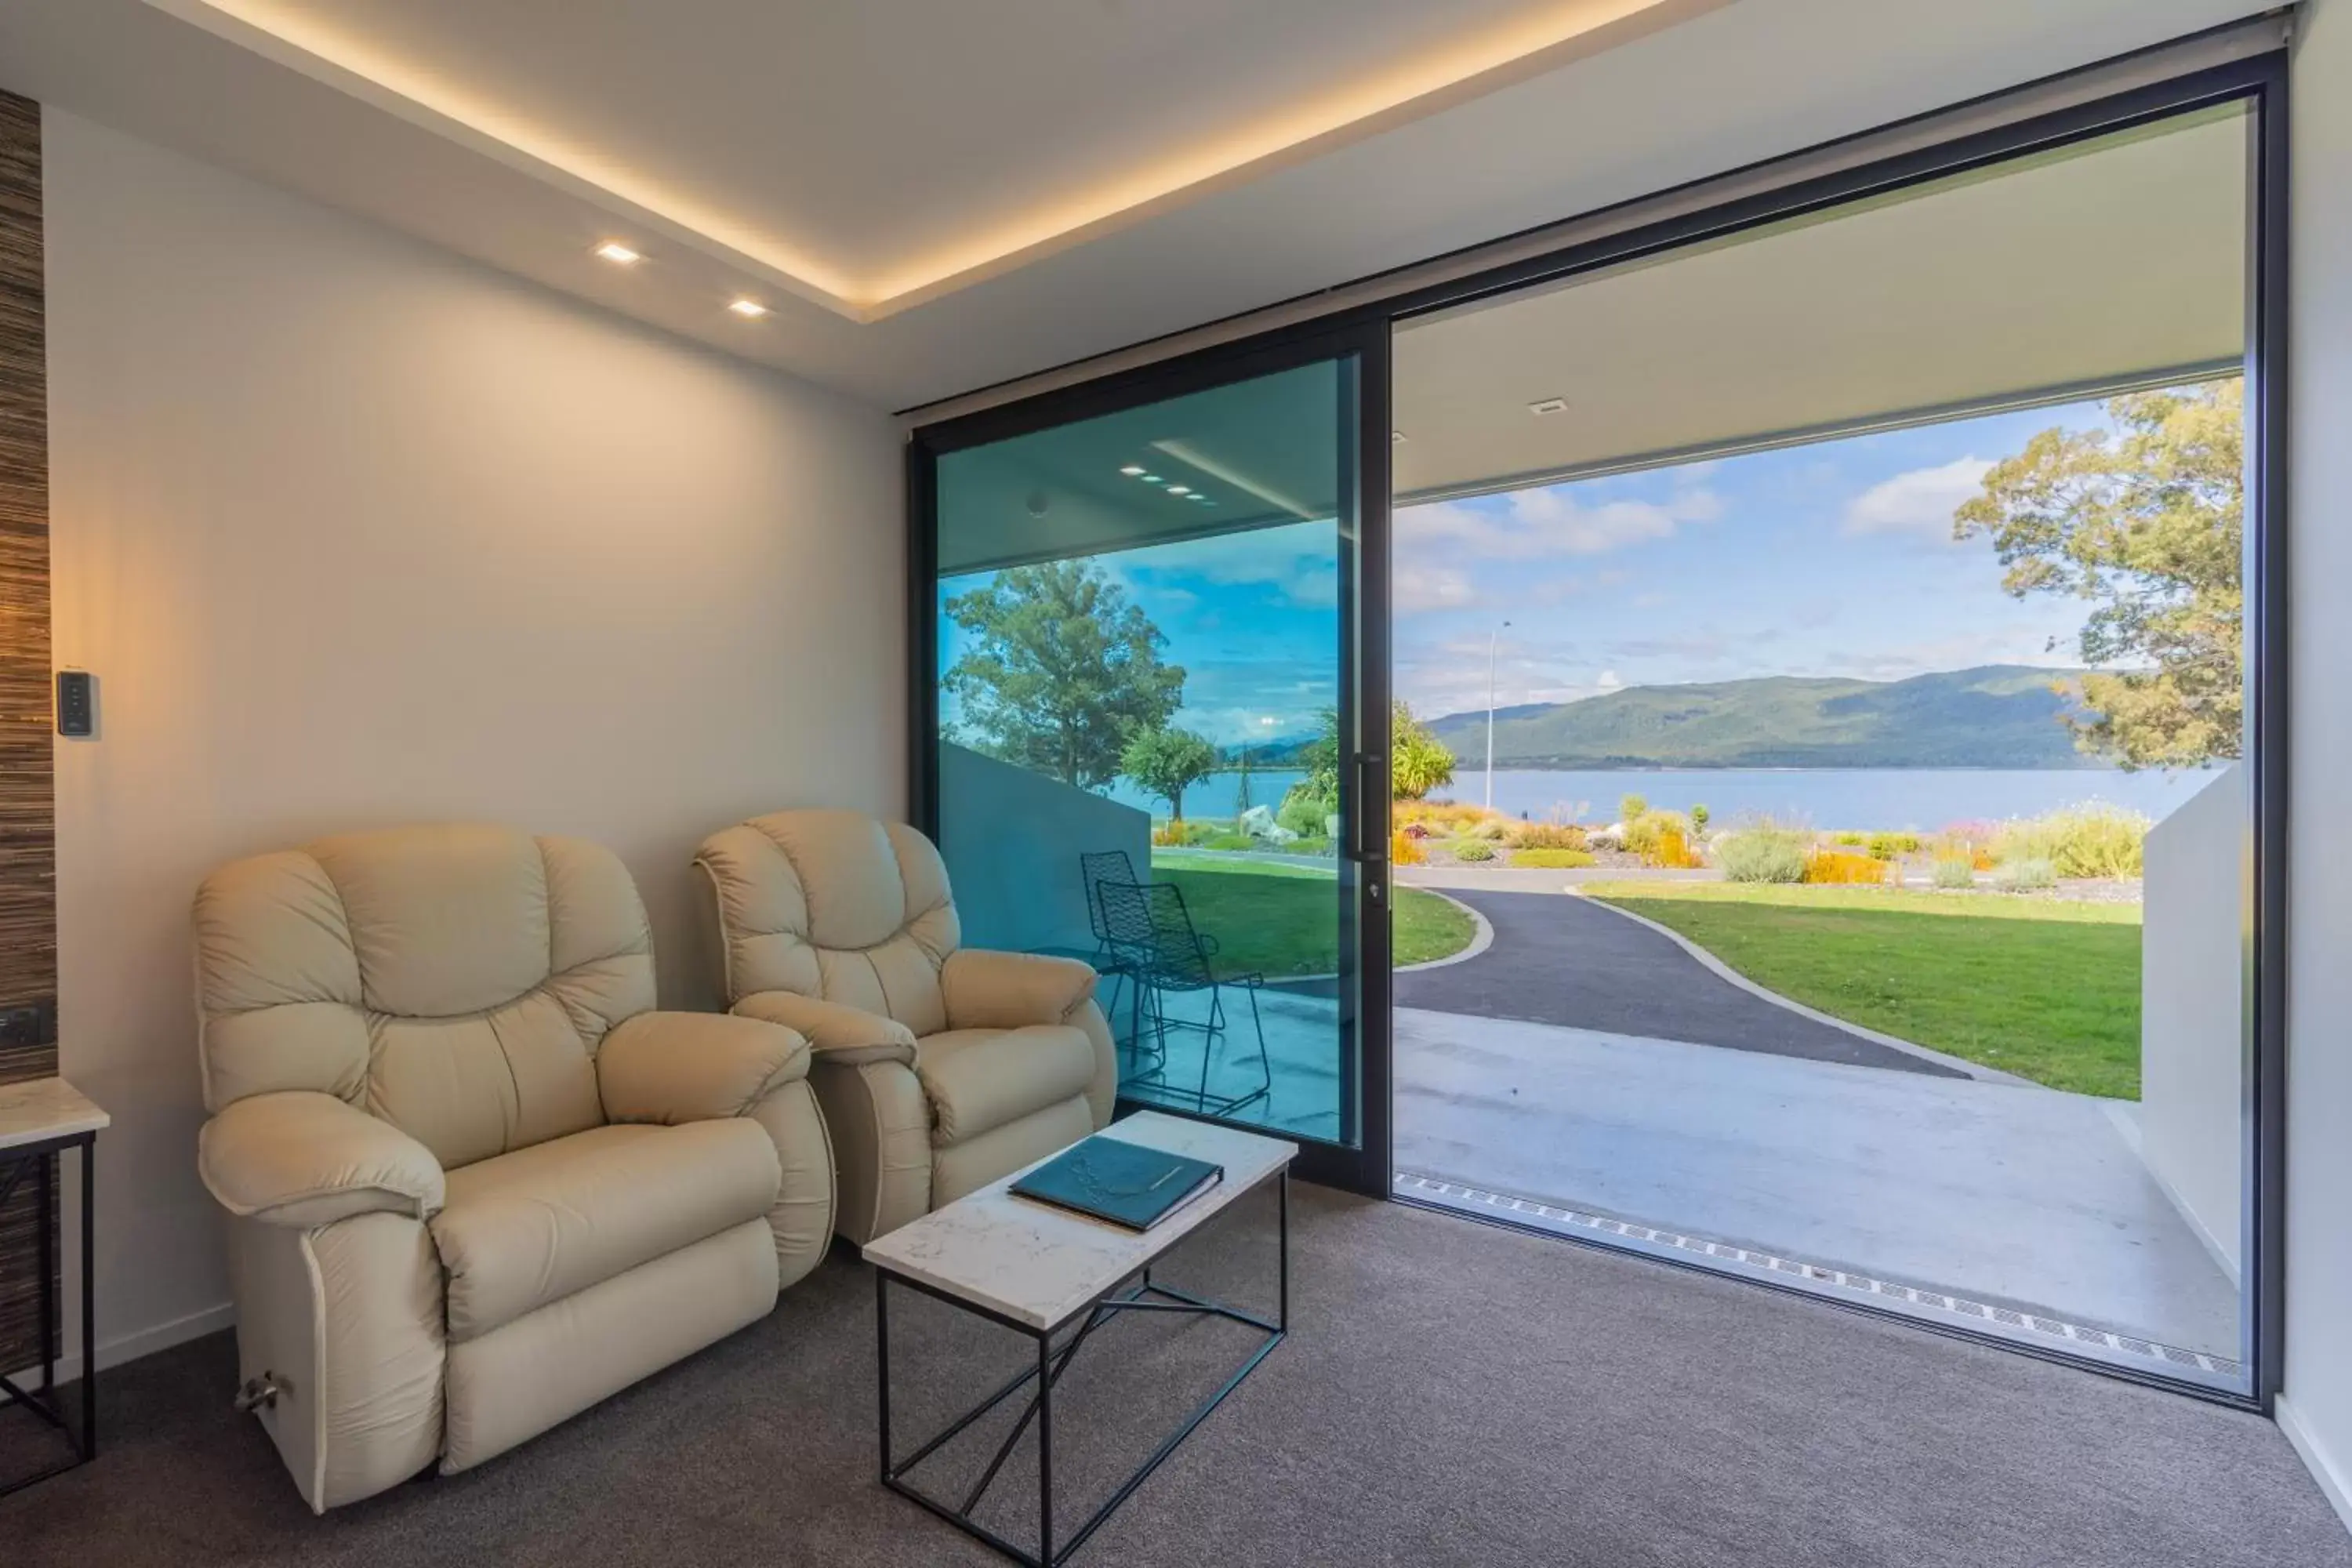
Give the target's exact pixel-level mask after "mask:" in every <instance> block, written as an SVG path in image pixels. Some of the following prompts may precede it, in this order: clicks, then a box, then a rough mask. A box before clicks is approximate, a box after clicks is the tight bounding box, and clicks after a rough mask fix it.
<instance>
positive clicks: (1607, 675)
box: [1593, 669, 1625, 691]
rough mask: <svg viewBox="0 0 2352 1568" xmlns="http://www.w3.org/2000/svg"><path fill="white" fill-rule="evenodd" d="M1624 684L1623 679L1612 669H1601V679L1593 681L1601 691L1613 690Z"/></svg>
mask: <svg viewBox="0 0 2352 1568" xmlns="http://www.w3.org/2000/svg"><path fill="white" fill-rule="evenodd" d="M1624 684H1625V682H1624V679H1622V677H1620V676H1619V675H1618V673H1617V672H1616V671H1615V670H1613V669H1604V670H1602V671H1601V679H1598V680H1596V681H1594V682H1593V685H1595V686H1597V687H1599V688H1600V689H1601V690H1603V691H1615V690H1617V689H1620V688H1622V686H1623V685H1624Z"/></svg>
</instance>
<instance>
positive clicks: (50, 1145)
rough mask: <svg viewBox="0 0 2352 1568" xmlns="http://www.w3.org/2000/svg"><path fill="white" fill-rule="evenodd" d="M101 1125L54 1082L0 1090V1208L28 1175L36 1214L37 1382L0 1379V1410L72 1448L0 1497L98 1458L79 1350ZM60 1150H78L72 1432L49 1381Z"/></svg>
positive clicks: (87, 1333)
mask: <svg viewBox="0 0 2352 1568" xmlns="http://www.w3.org/2000/svg"><path fill="white" fill-rule="evenodd" d="M108 1124H109V1119H108V1117H107V1114H106V1112H105V1111H104V1110H100V1108H99V1107H98V1106H96V1105H94V1104H92V1103H91V1102H90V1101H89V1099H88V1098H86V1097H85V1096H84V1095H83V1094H82V1093H81V1091H80V1090H79V1089H76V1088H74V1086H73V1085H71V1084H69V1083H68V1082H67V1081H66V1080H65V1079H61V1078H37V1079H30V1080H28V1081H25V1082H19V1083H7V1084H0V1204H5V1203H6V1202H7V1201H8V1199H9V1197H10V1196H11V1195H12V1194H15V1192H16V1184H17V1183H18V1182H20V1181H22V1180H23V1179H24V1178H25V1176H26V1174H27V1173H30V1174H31V1176H32V1178H33V1184H34V1186H33V1190H34V1194H35V1199H34V1203H35V1206H36V1207H37V1209H38V1210H39V1211H40V1215H41V1221H40V1224H39V1225H38V1226H37V1227H36V1229H37V1240H36V1241H35V1242H34V1244H33V1245H34V1261H33V1269H34V1272H35V1274H36V1275H37V1277H38V1278H39V1279H40V1304H39V1308H38V1310H39V1314H40V1325H39V1330H38V1332H39V1335H40V1342H41V1365H40V1377H41V1381H40V1383H39V1384H37V1386H35V1387H32V1388H23V1387H19V1386H18V1385H17V1384H16V1381H15V1380H14V1379H13V1378H10V1377H7V1376H5V1375H0V1409H5V1408H6V1407H8V1406H10V1405H23V1406H25V1407H26V1409H28V1410H30V1411H32V1412H33V1414H34V1415H37V1416H38V1417H39V1418H40V1419H41V1420H42V1421H43V1422H44V1423H45V1424H47V1426H54V1427H56V1428H57V1429H58V1432H60V1433H62V1434H63V1435H64V1436H65V1439H66V1440H67V1441H68V1443H70V1444H71V1446H72V1447H71V1451H70V1453H69V1454H68V1457H67V1458H65V1459H64V1460H63V1461H62V1462H60V1463H58V1464H54V1465H50V1466H47V1468H43V1469H40V1470H38V1471H36V1472H35V1473H34V1474H32V1475H28V1476H14V1477H0V1495H5V1493H8V1492H12V1491H15V1490H16V1489H18V1488H19V1487H28V1486H30V1485H32V1484H33V1483H34V1482H35V1481H39V1480H47V1479H48V1478H49V1477H51V1476H54V1475H58V1474H60V1473H61V1472H63V1471H66V1470H69V1469H71V1468H74V1467H75V1466H76V1465H79V1464H85V1463H87V1462H89V1460H90V1459H93V1458H97V1457H98V1369H97V1368H96V1367H95V1366H94V1365H92V1364H90V1363H89V1359H88V1355H89V1352H88V1349H87V1347H89V1345H92V1344H95V1343H96V1342H97V1341H98V1335H97V1309H96V1306H95V1300H96V1295H97V1282H98V1271H97V1268H96V1259H97V1256H98V1246H97V1235H96V1225H97V1220H96V1215H97V1213H98V1200H97V1194H96V1192H95V1190H94V1183H93V1180H92V1178H93V1175H94V1173H95V1167H96V1164H97V1153H98V1135H99V1133H100V1132H101V1131H105V1129H106V1127H107V1126H108ZM68 1149H75V1150H79V1153H80V1159H79V1164H80V1166H81V1342H82V1344H83V1346H84V1347H85V1349H84V1352H83V1354H84V1358H85V1359H84V1361H83V1364H82V1374H81V1379H80V1382H81V1422H80V1430H79V1432H77V1431H76V1430H75V1429H74V1427H73V1426H72V1425H71V1424H70V1423H68V1420H67V1416H66V1412H65V1409H64V1408H63V1405H62V1402H61V1400H60V1398H59V1390H58V1381H57V1377H58V1324H59V1322H60V1321H61V1319H62V1317H63V1313H62V1311H61V1310H60V1308H61V1305H62V1303H60V1302H59V1300H58V1295H59V1291H58V1259H57V1242H56V1238H55V1236H54V1233H53V1231H52V1229H51V1226H50V1225H49V1217H48V1216H49V1213H50V1211H51V1209H52V1208H53V1207H54V1206H55V1205H56V1202H57V1193H56V1190H55V1184H56V1183H57V1181H58V1164H59V1163H61V1156H62V1154H63V1152H64V1151H66V1150H68ZM11 1261H12V1262H13V1259H12V1260H11Z"/></svg>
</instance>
